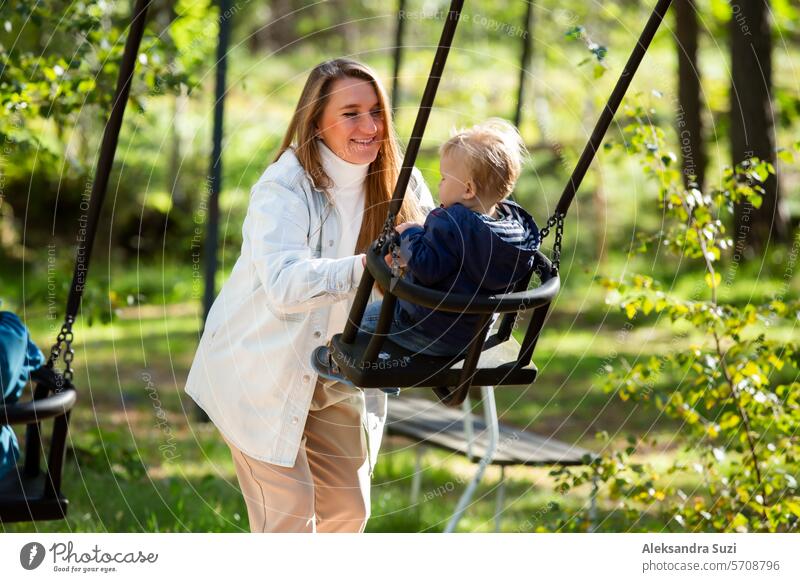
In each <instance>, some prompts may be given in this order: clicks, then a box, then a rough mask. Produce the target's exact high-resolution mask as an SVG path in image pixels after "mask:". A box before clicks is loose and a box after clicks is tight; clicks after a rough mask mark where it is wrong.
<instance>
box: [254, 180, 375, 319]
mask: <svg viewBox="0 0 800 582" xmlns="http://www.w3.org/2000/svg"><path fill="white" fill-rule="evenodd" d="M309 220H310V213H309V209H308V204H307V202H306V199H305V195H304V194H303V193H301V192H297V191H295V190H293V189H291V188H289V187H288V186H285V185H284V184H281V183H279V182H275V181H264V182H259V183H257V184H256V185H255V186H254V187H253V190H252V192H251V197H250V205H249V207H248V209H247V217H246V218H245V221H244V226H243V231H244V237H245V238H246V239H247V240H248V241H249V243H250V256H249V257H248V258H249V259H250V261H251V263H252V264H253V265H254V267H255V271H256V274H257V276H258V279H259V281H260V282H261V284H262V285H263V286H264V290H265V291H266V294H267V301H268V302H269V306H270V308H271V309H273V310H276V311H278V312H281V313H298V312H303V311H310V310H312V309H316V308H317V307H321V306H323V305H328V304H331V303H335V302H337V301H340V300H342V299H345V298H346V297H347V296H348V295H349V294H350V293H351V292H352V291H354V289H355V287H356V286H357V285H358V278H357V277H356V274H357V273H360V272H361V269H362V267H361V256H360V255H355V256H352V257H344V258H341V259H327V258H316V257H314V256H313V255H312V251H311V248H310V247H309V245H308V232H309V226H310V225H309Z"/></svg>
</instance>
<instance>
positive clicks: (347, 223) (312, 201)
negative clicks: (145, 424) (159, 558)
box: [186, 59, 433, 532]
mask: <svg viewBox="0 0 800 582" xmlns="http://www.w3.org/2000/svg"><path fill="white" fill-rule="evenodd" d="M399 166H400V156H399V148H398V145H397V139H396V136H395V133H394V129H393V127H392V121H391V109H390V107H389V104H388V99H387V97H386V92H385V90H384V89H383V87H382V85H381V83H380V82H379V81H378V79H377V77H376V76H375V74H374V73H373V72H372V71H371V70H370V69H369V68H368V67H366V66H364V65H362V64H360V63H357V62H355V61H352V60H348V59H336V60H333V61H328V62H325V63H322V64H321V65H319V66H317V67H316V68H315V69H314V70H313V71H311V74H310V75H309V77H308V80H307V81H306V85H305V87H304V89H303V92H302V95H301V96H300V100H299V102H298V104H297V108H296V110H295V113H294V115H293V117H292V120H291V122H290V124H289V128H288V129H287V131H286V136H285V137H284V139H283V143H282V144H281V147H280V151H279V152H278V156H277V158H276V160H275V161H274V162H273V164H272V165H270V166H269V167H268V168H267V170H266V171H265V172H264V174H263V175H262V176H261V178H260V179H259V180H258V182H257V183H256V185H255V186H254V187H253V189H252V192H251V198H250V204H249V206H248V209H247V216H246V218H245V221H244V225H243V242H242V250H241V255H240V257H239V259H238V260H237V261H236V264H235V265H234V268H233V271H232V273H231V275H230V278H229V279H228V281H227V282H226V283H225V285H224V286H223V288H222V291H221V292H220V294H219V296H218V297H217V299H216V300H215V302H214V305H213V307H212V308H211V311H210V313H209V315H208V320H207V321H206V326H205V330H204V332H203V337H202V338H201V340H200V345H199V346H198V349H197V353H196V355H195V359H194V362H193V364H192V368H191V370H190V372H189V377H188V379H187V384H186V391H187V393H188V394H189V395H190V396H192V398H193V399H194V400H195V401H196V402H197V403H198V404H199V405H200V407H201V408H203V410H205V412H206V413H207V414H208V416H209V417H210V418H211V420H212V421H213V422H214V424H215V425H216V426H217V428H218V429H219V430H220V432H221V433H222V435H223V437H224V439H225V441H226V442H227V443H228V446H229V447H230V449H231V453H232V455H233V460H234V465H235V467H236V474H237V477H238V479H239V484H240V486H241V489H242V494H243V495H244V498H245V502H246V504H247V512H248V516H249V519H250V528H251V530H252V531H271V532H312V531H318V532H333V531H340V532H360V531H363V529H364V526H365V525H366V521H367V519H368V517H369V511H370V495H369V493H370V492H369V486H370V477H371V475H372V467H373V465H374V463H375V461H376V459H377V452H378V447H379V445H380V440H381V434H382V432H383V423H384V421H385V417H386V395H385V394H383V393H381V392H380V391H376V390H368V391H367V392H366V393H364V392H362V391H361V390H359V389H355V388H352V387H349V386H346V385H344V384H341V383H335V382H330V381H321V380H319V379H318V378H317V375H316V374H315V373H314V370H313V368H312V367H311V365H310V360H311V352H312V351H313V350H314V349H315V348H316V347H317V346H319V345H321V344H323V343H325V342H326V341H327V340H328V339H329V338H330V337H331V336H332V335H334V334H335V333H340V332H341V331H342V330H343V329H344V325H345V322H346V321H347V314H348V312H349V308H350V305H351V303H352V300H353V297H354V295H355V291H356V289H357V287H358V283H359V280H360V279H361V275H362V273H363V272H364V265H365V255H364V254H363V253H364V252H365V250H366V249H367V246H368V245H369V244H370V242H371V241H373V240H374V239H375V238H377V236H378V234H379V232H380V231H381V229H382V227H383V222H384V220H385V217H386V212H387V209H388V201H389V200H390V199H391V194H392V192H393V189H394V185H395V183H396V181H397V175H398V173H399ZM415 172H416V170H415ZM412 184H415V186H414V187H413V192H409V195H407V196H406V198H405V202H404V204H403V208H402V209H401V211H400V215H399V216H398V222H405V221H410V220H412V221H420V220H423V219H424V212H425V211H429V210H430V209H431V208H432V207H433V201H432V199H431V195H430V192H429V191H428V189H427V188H426V187H425V185H424V182H423V180H422V178H421V176H420V175H419V173H418V172H416V174H415V177H414V179H413V180H412ZM374 298H376V297H374Z"/></svg>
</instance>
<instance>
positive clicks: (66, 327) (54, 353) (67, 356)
mask: <svg viewBox="0 0 800 582" xmlns="http://www.w3.org/2000/svg"><path fill="white" fill-rule="evenodd" d="M74 321H75V320H74V319H73V318H72V316H67V318H66V319H65V320H64V324H63V325H62V326H61V331H59V332H58V336H57V337H56V343H54V344H53V347H52V348H50V357H49V358H48V359H47V367H48V368H52V367H53V366H54V365H55V363H56V361H58V358H59V357H60V356H61V345H62V344H63V345H64V348H65V349H64V372H63V373H62V376H63V378H64V380H66V381H67V382H72V375H73V374H72V360H73V359H74V358H75V351H74V350H73V349H72V342H73V340H74V339H75V335H74V334H73V333H72V324H73V323H74Z"/></svg>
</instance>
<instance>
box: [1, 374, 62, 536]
mask: <svg viewBox="0 0 800 582" xmlns="http://www.w3.org/2000/svg"><path fill="white" fill-rule="evenodd" d="M31 381H32V382H33V383H34V384H35V388H34V391H33V400H30V401H27V402H21V403H15V404H11V405H7V406H0V423H1V424H7V425H15V424H16V425H26V426H27V430H26V435H25V447H24V464H23V465H22V466H17V467H16V470H13V469H12V470H11V472H10V473H9V474H7V475H6V476H5V477H4V478H3V480H2V481H0V523H11V522H18V521H44V520H51V519H64V517H65V516H66V513H67V506H68V501H67V498H66V497H64V495H63V494H62V493H61V472H62V468H63V464H64V451H65V450H66V440H67V427H68V424H69V413H70V410H71V409H72V407H73V406H74V405H75V401H76V393H75V388H74V387H73V386H72V384H71V383H69V382H67V381H66V380H64V378H63V377H62V376H61V375H60V374H58V373H57V372H55V371H54V370H52V369H51V368H48V367H47V366H43V367H41V368H39V369H38V370H36V371H35V372H33V373H32V374H31ZM48 419H53V433H52V438H51V440H50V449H49V454H48V461H47V467H46V469H45V470H44V471H43V470H42V469H41V466H40V451H41V449H42V446H43V443H42V437H41V424H40V423H41V421H43V420H48Z"/></svg>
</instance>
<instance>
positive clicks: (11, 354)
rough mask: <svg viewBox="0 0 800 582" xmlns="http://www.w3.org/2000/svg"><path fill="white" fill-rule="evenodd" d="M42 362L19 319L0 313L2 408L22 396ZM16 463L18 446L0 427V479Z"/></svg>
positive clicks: (8, 430) (9, 431) (5, 428)
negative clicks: (32, 374) (31, 376)
mask: <svg viewBox="0 0 800 582" xmlns="http://www.w3.org/2000/svg"><path fill="white" fill-rule="evenodd" d="M44 362H45V359H44V355H43V354H42V352H41V350H40V349H39V348H38V347H37V346H36V344H34V343H33V342H32V341H31V339H30V333H29V332H28V328H27V327H25V324H24V323H22V321H21V320H20V318H19V317H17V316H16V315H15V314H13V313H11V312H10V311H0V394H1V395H2V403H3V404H13V403H15V402H16V401H17V400H19V397H20V396H22V391H23V389H24V388H25V385H26V384H27V383H28V380H29V378H30V374H31V372H32V371H34V370H36V369H37V368H39V367H41V366H42V365H43V364H44ZM18 460H19V442H18V441H17V436H16V435H15V434H14V431H13V429H12V428H11V427H10V426H7V425H6V426H0V479H2V478H3V477H4V476H5V475H6V474H7V473H8V472H9V471H10V470H11V469H12V468H13V467H14V465H16V464H17V461H18Z"/></svg>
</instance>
